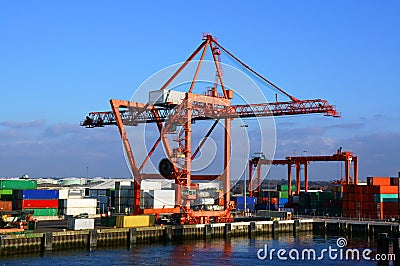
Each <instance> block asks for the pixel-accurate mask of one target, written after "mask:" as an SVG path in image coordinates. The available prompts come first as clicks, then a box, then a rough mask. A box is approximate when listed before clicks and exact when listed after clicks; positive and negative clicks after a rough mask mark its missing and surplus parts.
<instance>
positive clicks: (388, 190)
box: [380, 186, 399, 194]
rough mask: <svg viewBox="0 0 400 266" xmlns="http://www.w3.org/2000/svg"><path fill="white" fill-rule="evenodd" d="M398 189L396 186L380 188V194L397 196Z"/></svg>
mask: <svg viewBox="0 0 400 266" xmlns="http://www.w3.org/2000/svg"><path fill="white" fill-rule="evenodd" d="M398 193H399V187H396V186H380V194H398Z"/></svg>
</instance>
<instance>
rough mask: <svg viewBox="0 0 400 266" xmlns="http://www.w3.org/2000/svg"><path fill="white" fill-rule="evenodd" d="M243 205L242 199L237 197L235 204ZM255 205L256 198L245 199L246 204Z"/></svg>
mask: <svg viewBox="0 0 400 266" xmlns="http://www.w3.org/2000/svg"><path fill="white" fill-rule="evenodd" d="M239 203H241V204H244V197H237V198H236V204H239ZM256 203H257V198H254V197H246V204H256Z"/></svg>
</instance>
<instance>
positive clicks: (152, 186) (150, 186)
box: [140, 180, 161, 190]
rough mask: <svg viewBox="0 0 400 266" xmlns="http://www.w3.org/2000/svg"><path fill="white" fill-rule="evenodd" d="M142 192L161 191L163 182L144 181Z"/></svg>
mask: <svg viewBox="0 0 400 266" xmlns="http://www.w3.org/2000/svg"><path fill="white" fill-rule="evenodd" d="M140 189H141V190H161V182H156V181H148V180H142V182H141V184H140Z"/></svg>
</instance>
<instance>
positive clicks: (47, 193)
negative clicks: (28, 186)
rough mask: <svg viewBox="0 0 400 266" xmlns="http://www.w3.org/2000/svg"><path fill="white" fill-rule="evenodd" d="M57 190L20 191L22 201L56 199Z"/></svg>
mask: <svg viewBox="0 0 400 266" xmlns="http://www.w3.org/2000/svg"><path fill="white" fill-rule="evenodd" d="M58 194H59V193H58V190H22V199H24V200H25V199H58V197H59V195H58Z"/></svg>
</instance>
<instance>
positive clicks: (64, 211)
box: [59, 207, 96, 216]
mask: <svg viewBox="0 0 400 266" xmlns="http://www.w3.org/2000/svg"><path fill="white" fill-rule="evenodd" d="M83 213H87V214H89V215H95V214H96V207H81V208H79V207H69V208H60V209H59V214H60V215H72V216H75V215H80V214H83Z"/></svg>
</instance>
